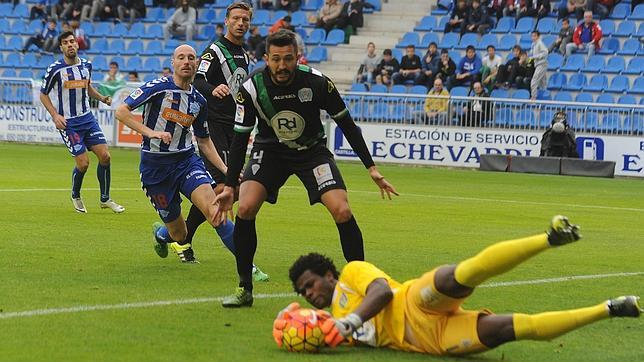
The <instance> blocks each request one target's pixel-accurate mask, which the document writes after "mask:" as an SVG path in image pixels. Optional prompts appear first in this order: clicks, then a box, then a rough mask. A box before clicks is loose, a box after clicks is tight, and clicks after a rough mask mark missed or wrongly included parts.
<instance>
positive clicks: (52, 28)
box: [22, 20, 58, 54]
mask: <svg viewBox="0 0 644 362" xmlns="http://www.w3.org/2000/svg"><path fill="white" fill-rule="evenodd" d="M57 36H58V32H57V31H56V20H50V21H48V22H47V24H45V26H43V29H42V31H40V32H39V33H36V34H34V36H32V37H30V38H29V39H27V42H26V43H25V46H24V48H22V53H23V54H24V53H26V52H27V50H28V49H29V47H30V46H31V45H32V44H33V45H35V46H37V47H38V48H40V49H42V50H44V51H45V52H48V53H51V52H53V51H54V49H55V48H57V47H58V43H57V38H56V37H57Z"/></svg>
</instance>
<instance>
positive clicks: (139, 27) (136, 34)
mask: <svg viewBox="0 0 644 362" xmlns="http://www.w3.org/2000/svg"><path fill="white" fill-rule="evenodd" d="M145 33H146V30H145V25H143V23H134V24H132V27H131V28H130V30H129V31H128V33H127V35H126V37H127V38H132V39H140V38H144V37H145V36H144V35H145Z"/></svg>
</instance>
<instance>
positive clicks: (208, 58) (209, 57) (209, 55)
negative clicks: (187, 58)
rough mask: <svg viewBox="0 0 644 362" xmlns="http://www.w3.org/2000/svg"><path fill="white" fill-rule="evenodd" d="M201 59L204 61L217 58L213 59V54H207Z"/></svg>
mask: <svg viewBox="0 0 644 362" xmlns="http://www.w3.org/2000/svg"><path fill="white" fill-rule="evenodd" d="M201 59H203V60H213V59H215V58H213V56H212V54H210V53H206V54H204V55H202V56H201Z"/></svg>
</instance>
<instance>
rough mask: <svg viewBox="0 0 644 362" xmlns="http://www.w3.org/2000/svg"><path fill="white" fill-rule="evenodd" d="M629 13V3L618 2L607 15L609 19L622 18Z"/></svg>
mask: <svg viewBox="0 0 644 362" xmlns="http://www.w3.org/2000/svg"><path fill="white" fill-rule="evenodd" d="M629 15H631V4H626V3H620V4H617V5H615V7H614V8H613V11H611V13H610V16H609V17H610V18H611V19H617V20H624V19H626V18H628V16H629Z"/></svg>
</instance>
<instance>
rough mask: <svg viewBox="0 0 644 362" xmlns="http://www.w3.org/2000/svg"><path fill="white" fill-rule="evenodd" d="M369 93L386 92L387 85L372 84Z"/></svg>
mask: <svg viewBox="0 0 644 362" xmlns="http://www.w3.org/2000/svg"><path fill="white" fill-rule="evenodd" d="M369 92H371V93H387V86H385V85H382V84H374V85H372V86H371V89H370V90H369Z"/></svg>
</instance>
